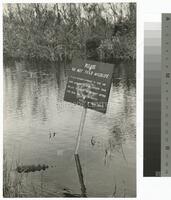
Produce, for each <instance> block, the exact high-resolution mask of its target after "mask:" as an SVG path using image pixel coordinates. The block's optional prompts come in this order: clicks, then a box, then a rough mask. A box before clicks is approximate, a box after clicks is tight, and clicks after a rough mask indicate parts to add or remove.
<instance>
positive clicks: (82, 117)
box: [75, 106, 87, 154]
mask: <svg viewBox="0 0 171 200" xmlns="http://www.w3.org/2000/svg"><path fill="white" fill-rule="evenodd" d="M86 113H87V108H86V107H85V106H84V107H83V111H82V114H81V120H80V125H79V129H78V136H77V142H76V147H75V154H78V148H79V145H80V140H81V136H82V132H83V128H84V124H85V119H86Z"/></svg>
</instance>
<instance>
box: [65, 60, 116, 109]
mask: <svg viewBox="0 0 171 200" xmlns="http://www.w3.org/2000/svg"><path fill="white" fill-rule="evenodd" d="M113 67H114V65H113V64H107V63H101V62H96V61H89V60H86V61H82V60H76V61H74V62H73V64H72V67H71V71H70V73H69V78H68V82H67V86H66V90H65V96H64V100H65V101H68V102H71V103H74V104H78V105H85V104H84V103H85V102H86V107H87V108H90V109H93V110H96V111H99V112H102V113H106V109H107V102H108V98H109V92H110V87H111V81H112V74H113Z"/></svg>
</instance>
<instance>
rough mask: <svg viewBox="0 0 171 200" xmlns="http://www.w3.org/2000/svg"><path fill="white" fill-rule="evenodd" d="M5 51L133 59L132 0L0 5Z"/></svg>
mask: <svg viewBox="0 0 171 200" xmlns="http://www.w3.org/2000/svg"><path fill="white" fill-rule="evenodd" d="M3 52H4V56H10V57H14V58H28V59H43V60H48V61H69V60H72V59H73V58H75V57H79V58H83V59H85V58H88V59H94V60H102V61H106V62H108V61H113V60H114V59H135V57H136V4H135V3H56V4H39V3H32V4H4V8H3Z"/></svg>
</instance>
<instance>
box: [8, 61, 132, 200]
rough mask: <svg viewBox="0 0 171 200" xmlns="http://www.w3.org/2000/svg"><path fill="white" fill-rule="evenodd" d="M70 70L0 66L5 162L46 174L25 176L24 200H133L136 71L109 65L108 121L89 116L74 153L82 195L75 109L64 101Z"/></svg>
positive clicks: (128, 65) (104, 116) (16, 63)
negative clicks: (72, 199) (75, 198)
mask: <svg viewBox="0 0 171 200" xmlns="http://www.w3.org/2000/svg"><path fill="white" fill-rule="evenodd" d="M68 68H69V66H64V65H63V64H53V65H52V64H50V63H35V62H32V63H31V62H29V63H28V62H24V61H8V62H5V63H4V149H5V152H7V155H8V160H9V161H16V160H18V161H19V162H20V163H23V164H25V165H32V164H35V165H42V164H46V165H48V166H49V168H48V169H47V170H46V171H43V172H41V173H40V172H31V173H29V174H27V176H26V177H25V181H24V183H25V184H24V185H25V190H24V195H23V196H46V197H48V196H49V197H52V196H53V197H55V196H56V197H59V196H66V195H68V194H76V195H77V194H78V195H81V196H83V194H84V195H87V196H88V197H112V196H115V197H123V196H126V197H134V196H135V195H136V170H135V167H136V164H135V163H136V162H135V157H136V156H135V152H136V146H135V133H136V129H135V107H136V96H135V95H136V87H135V83H136V81H135V63H131V62H130V63H126V62H125V63H124V62H122V63H118V64H116V65H115V68H114V75H113V84H112V87H111V91H110V96H109V103H108V109H107V113H106V114H101V113H98V112H96V111H93V110H88V112H87V116H86V122H85V127H84V131H83V136H82V138H81V144H80V147H79V155H80V158H81V164H82V170H81V171H82V173H80V176H79V180H81V179H80V178H81V177H82V175H83V174H84V181H83V182H82V187H81V191H82V192H81V193H80V185H79V183H81V181H80V182H79V181H78V174H77V170H76V165H75V161H74V148H75V142H76V137H77V132H78V127H79V122H80V117H81V107H80V106H77V105H73V104H71V103H67V102H64V101H63V96H64V91H65V86H66V81H67V69H68ZM77 164H78V163H77ZM80 166H81V165H80ZM78 167H79V165H77V169H78ZM81 174H82V175H81ZM26 183H27V184H26ZM26 185H27V187H26ZM85 185H86V191H84V189H85V188H84V187H85ZM33 187H34V189H33ZM33 191H36V192H33ZM35 193H36V194H35Z"/></svg>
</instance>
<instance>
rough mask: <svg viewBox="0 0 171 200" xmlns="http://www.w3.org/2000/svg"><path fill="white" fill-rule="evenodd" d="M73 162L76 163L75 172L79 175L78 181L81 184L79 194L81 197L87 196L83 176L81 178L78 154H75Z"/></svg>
mask: <svg viewBox="0 0 171 200" xmlns="http://www.w3.org/2000/svg"><path fill="white" fill-rule="evenodd" d="M74 156H75V163H76V167H77V173H78V177H79V182H80V185H81V196H82V197H87V195H86V187H85V184H84V178H83V173H82V168H81V163H80V159H79V155H78V154H75V155H74Z"/></svg>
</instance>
